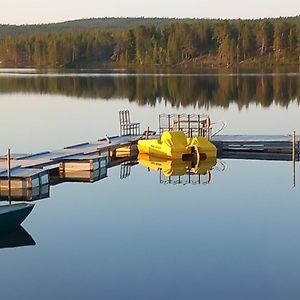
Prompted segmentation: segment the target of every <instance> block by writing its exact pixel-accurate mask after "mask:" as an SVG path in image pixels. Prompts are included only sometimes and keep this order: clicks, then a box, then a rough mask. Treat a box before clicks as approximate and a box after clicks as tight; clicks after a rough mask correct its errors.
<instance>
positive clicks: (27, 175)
mask: <svg viewBox="0 0 300 300" xmlns="http://www.w3.org/2000/svg"><path fill="white" fill-rule="evenodd" d="M140 138H141V136H136V135H134V136H133V135H126V136H120V137H119V136H117V137H112V138H109V140H107V139H100V140H97V141H95V142H92V143H88V142H87V143H81V144H76V145H71V146H67V147H64V148H63V149H58V150H54V151H44V152H40V153H33V154H12V155H11V160H10V167H11V169H10V180H8V172H7V156H6V155H3V156H0V198H1V196H7V194H8V190H9V187H10V188H11V189H12V190H17V189H18V190H24V189H25V190H26V189H32V190H33V189H36V190H37V189H38V191H36V193H38V194H41V193H43V194H45V193H44V192H41V191H40V189H41V188H42V187H44V186H47V185H50V184H51V185H52V184H58V183H62V182H66V181H87V182H93V181H96V180H99V179H101V178H104V177H106V176H107V168H109V167H110V166H113V165H115V162H114V160H117V159H118V157H117V156H118V154H117V151H119V150H120V149H125V150H126V151H127V149H129V150H128V152H129V153H131V152H132V151H133V150H134V149H135V148H136V147H135V148H134V146H135V145H136V144H137V141H138V140H139V139H140ZM113 158H114V160H113ZM43 190H45V188H44V189H43ZM23 194H24V193H23V192H22V195H23Z"/></svg>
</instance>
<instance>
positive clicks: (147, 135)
mask: <svg viewBox="0 0 300 300" xmlns="http://www.w3.org/2000/svg"><path fill="white" fill-rule="evenodd" d="M149 131H150V127H149V126H148V128H147V132H146V139H147V140H148V138H149Z"/></svg>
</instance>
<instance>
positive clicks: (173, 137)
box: [138, 131, 217, 159]
mask: <svg viewBox="0 0 300 300" xmlns="http://www.w3.org/2000/svg"><path fill="white" fill-rule="evenodd" d="M138 150H139V153H141V154H148V155H152V156H156V157H161V158H169V159H183V158H184V157H185V156H186V155H191V154H193V153H195V152H197V153H198V154H199V156H200V157H203V156H204V157H205V158H209V157H216V156H217V149H216V147H215V146H214V145H213V144H212V143H211V142H210V141H208V140H207V139H206V138H203V137H194V138H187V137H186V136H185V134H184V132H182V131H165V132H164V133H163V134H162V136H161V138H160V139H150V140H139V141H138Z"/></svg>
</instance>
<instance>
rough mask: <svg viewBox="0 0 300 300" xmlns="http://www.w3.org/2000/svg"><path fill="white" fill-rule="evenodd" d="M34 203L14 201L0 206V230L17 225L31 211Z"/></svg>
mask: <svg viewBox="0 0 300 300" xmlns="http://www.w3.org/2000/svg"><path fill="white" fill-rule="evenodd" d="M33 207H34V204H31V203H16V204H9V205H2V206H0V231H1V230H6V229H7V228H13V227H17V226H19V225H20V224H21V223H22V222H23V221H24V220H25V219H26V218H27V216H28V215H29V214H30V213H31V211H32V209H33Z"/></svg>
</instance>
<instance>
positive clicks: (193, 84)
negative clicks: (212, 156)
mask: <svg viewBox="0 0 300 300" xmlns="http://www.w3.org/2000/svg"><path fill="white" fill-rule="evenodd" d="M299 83H300V76H295V75H292V76H288V75H285V74H277V75H273V76H272V75H268V74H258V75H252V76H243V75H241V76H235V75H234V76H230V75H219V76H217V75H214V76H206V75H203V76H194V75H187V74H184V75H178V76H177V75H171V76H142V75H141V76H139V75H137V76H101V77H80V76H66V77H64V76H58V77H56V76H53V77H52V76H50V77H48V76H36V77H35V76H28V77H18V76H16V77H4V76H3V77H0V92H1V93H40V94H52V95H66V96H73V97H80V98H92V99H120V98H121V99H128V100H129V101H131V102H137V103H138V104H139V105H153V106H154V105H155V104H156V103H158V102H166V103H169V104H171V105H172V106H174V107H180V106H182V107H186V106H193V107H199V108H209V107H214V106H219V107H228V106H229V105H230V104H231V103H236V104H237V105H238V107H239V108H240V109H241V108H243V107H247V106H248V105H249V104H251V103H256V104H260V105H262V106H264V107H268V106H270V105H271V104H272V103H276V104H277V105H280V106H287V105H288V104H289V102H291V101H293V100H296V101H297V103H299V104H300V84H299Z"/></svg>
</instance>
